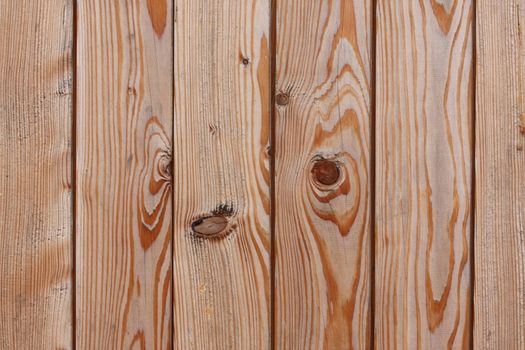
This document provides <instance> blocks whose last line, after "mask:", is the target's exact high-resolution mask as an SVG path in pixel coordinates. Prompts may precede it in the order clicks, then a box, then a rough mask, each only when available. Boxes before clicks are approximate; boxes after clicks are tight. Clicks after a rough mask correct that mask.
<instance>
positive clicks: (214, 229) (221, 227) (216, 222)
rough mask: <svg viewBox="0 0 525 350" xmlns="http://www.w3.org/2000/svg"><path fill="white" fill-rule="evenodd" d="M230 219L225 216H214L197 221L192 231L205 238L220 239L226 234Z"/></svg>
mask: <svg viewBox="0 0 525 350" xmlns="http://www.w3.org/2000/svg"><path fill="white" fill-rule="evenodd" d="M227 227H228V219H227V218H226V217H225V216H220V215H213V216H207V217H204V218H200V219H198V220H195V221H194V222H193V223H192V224H191V229H192V230H193V232H195V233H196V234H198V235H200V236H201V237H205V238H214V237H220V236H223V235H225V234H226V228H227Z"/></svg>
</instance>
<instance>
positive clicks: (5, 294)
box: [0, 0, 73, 350]
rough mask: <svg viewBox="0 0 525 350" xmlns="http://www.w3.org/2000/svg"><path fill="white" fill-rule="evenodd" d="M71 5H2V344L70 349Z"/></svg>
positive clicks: (57, 0) (54, 1)
mask: <svg viewBox="0 0 525 350" xmlns="http://www.w3.org/2000/svg"><path fill="white" fill-rule="evenodd" d="M72 20H73V1H70V0H49V1H33V0H20V1H0V276H1V282H0V314H1V318H0V349H36V350H38V349H71V348H72V344H73V343H72V339H73V338H72V332H73V330H72V324H73V313H72V295H73V290H72V274H71V270H72V252H73V249H72V241H71V237H72V222H73V221H72V212H73V209H72V194H71V184H72V182H71V138H72V132H71V122H72V98H71V96H72V77H73V69H72V67H73V65H72V57H71V52H72V51H71V50H72V47H73V45H72V40H73V25H72V23H73V22H72Z"/></svg>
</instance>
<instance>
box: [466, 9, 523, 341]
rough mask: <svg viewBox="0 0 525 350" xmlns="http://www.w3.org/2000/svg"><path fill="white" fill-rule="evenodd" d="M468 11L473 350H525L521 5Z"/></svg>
mask: <svg viewBox="0 0 525 350" xmlns="http://www.w3.org/2000/svg"><path fill="white" fill-rule="evenodd" d="M476 11H477V14H476V18H477V21H476V23H477V34H476V37H477V43H476V46H477V58H478V60H477V65H476V111H477V116H476V231H475V237H476V239H475V246H474V251H475V268H476V270H475V286H476V288H475V295H474V348H475V349H509V350H510V349H525V240H524V237H525V209H524V208H525V186H524V184H525V150H524V149H525V31H524V26H523V21H524V19H525V1H524V0H503V1H498V2H497V3H496V2H494V1H488V0H479V1H478V2H477V5H476Z"/></svg>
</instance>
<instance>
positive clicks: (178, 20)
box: [173, 0, 270, 349]
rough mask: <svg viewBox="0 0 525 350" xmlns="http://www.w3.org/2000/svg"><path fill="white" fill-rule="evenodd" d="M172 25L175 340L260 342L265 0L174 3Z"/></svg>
mask: <svg viewBox="0 0 525 350" xmlns="http://www.w3.org/2000/svg"><path fill="white" fill-rule="evenodd" d="M174 22H175V24H174V25H175V28H174V29H175V30H174V33H175V36H174V47H175V57H174V62H175V66H174V70H175V73H174V77H175V95H174V96H175V102H174V106H175V113H174V131H175V133H174V163H173V174H174V188H173V190H174V230H173V234H174V238H173V242H174V243H173V244H174V246H173V247H174V266H173V267H174V303H173V307H174V310H173V313H174V346H175V348H177V349H267V348H269V344H270V333H269V311H270V310H269V305H270V272H269V264H270V255H269V253H270V252H269V250H270V234H269V213H270V193H269V183H270V178H269V158H268V154H267V151H268V146H269V135H270V128H269V127H270V115H269V108H270V95H269V94H270V84H269V83H270V56H269V26H270V2H269V1H268V0H225V1H207V0H194V1H186V0H178V1H176V2H175V18H174ZM220 218H223V219H227V224H226V227H224V220H221V219H220Z"/></svg>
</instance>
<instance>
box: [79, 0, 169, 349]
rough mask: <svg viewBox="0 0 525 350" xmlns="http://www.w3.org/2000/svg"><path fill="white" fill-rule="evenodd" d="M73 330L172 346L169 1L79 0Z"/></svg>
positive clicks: (96, 340)
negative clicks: (74, 308) (75, 275)
mask: <svg viewBox="0 0 525 350" xmlns="http://www.w3.org/2000/svg"><path fill="white" fill-rule="evenodd" d="M77 11H78V23H77V28H78V30H77V33H78V36H77V40H78V43H77V47H78V48H77V57H76V59H77V104H76V112H77V128H76V135H77V148H76V151H77V165H76V167H77V169H76V175H77V184H76V227H77V232H76V234H77V238H76V266H77V277H76V304H77V307H76V320H77V327H76V330H77V331H76V333H77V334H76V336H77V346H78V348H80V349H123V348H126V349H129V348H134V349H135V348H147V349H166V348H169V347H171V336H172V331H171V329H172V325H171V308H172V306H171V279H172V271H171V261H172V259H171V237H172V226H171V225H172V204H171V143H172V113H173V99H172V91H173V89H172V82H173V75H172V65H173V59H172V50H173V47H172V45H173V41H172V5H171V2H170V1H168V0H150V1H140V0H132V1H109V0H84V1H80V2H78V9H77Z"/></svg>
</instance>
